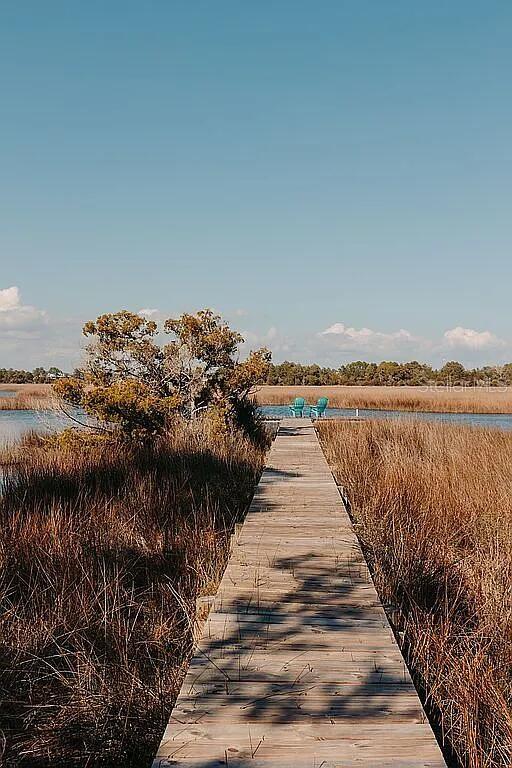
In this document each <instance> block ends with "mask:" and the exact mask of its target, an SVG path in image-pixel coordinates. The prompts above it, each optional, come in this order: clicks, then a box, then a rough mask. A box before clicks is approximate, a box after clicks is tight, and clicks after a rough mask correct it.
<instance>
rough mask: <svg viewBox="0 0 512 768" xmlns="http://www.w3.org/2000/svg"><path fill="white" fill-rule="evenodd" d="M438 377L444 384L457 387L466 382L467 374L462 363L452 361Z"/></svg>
mask: <svg viewBox="0 0 512 768" xmlns="http://www.w3.org/2000/svg"><path fill="white" fill-rule="evenodd" d="M438 376H439V379H440V380H441V381H442V382H443V383H444V384H448V385H451V386H455V385H457V384H460V383H463V382H464V381H465V380H466V376H467V372H466V369H465V368H464V366H463V365H462V363H458V362H457V361H456V360H450V361H449V362H448V363H445V364H444V365H443V367H442V368H441V369H440V370H439V373H438Z"/></svg>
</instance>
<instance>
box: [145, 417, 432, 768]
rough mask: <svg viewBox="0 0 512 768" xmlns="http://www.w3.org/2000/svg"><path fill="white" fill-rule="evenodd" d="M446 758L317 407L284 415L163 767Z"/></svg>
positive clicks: (341, 766)
mask: <svg viewBox="0 0 512 768" xmlns="http://www.w3.org/2000/svg"><path fill="white" fill-rule="evenodd" d="M290 765H293V766H294V768H320V767H321V768H334V767H336V768H356V766H358V767H359V768H363V767H365V768H367V767H369V766H373V767H374V768H377V766H378V767H379V768H391V766H393V767H394V768H420V767H423V768H445V762H444V759H443V757H442V754H441V751H440V749H439V746H438V744H437V741H436V739H435V736H434V734H433V732H432V730H431V728H430V725H429V723H428V720H427V718H426V716H425V713H424V711H423V708H422V706H421V703H420V700H419V698H418V695H417V692H416V690H415V688H414V685H413V683H412V680H411V678H410V676H409V672H408V670H407V667H406V665H405V663H404V660H403V657H402V655H401V653H400V650H399V648H398V646H397V644H396V641H395V638H394V636H393V632H392V630H391V627H390V625H389V622H388V620H387V617H386V614H385V612H384V609H383V607H382V605H381V603H380V601H379V598H378V596H377V593H376V591H375V587H374V585H373V581H372V579H371V577H370V573H369V571H368V567H367V565H366V561H365V560H364V557H363V554H362V552H361V548H360V546H359V543H358V540H357V537H356V536H355V533H354V531H353V528H352V524H351V521H350V519H349V517H348V514H347V512H346V510H345V508H344V506H343V503H342V501H341V498H340V495H339V493H338V488H337V486H336V483H335V480H334V478H333V475H332V473H331V470H330V468H329V466H328V464H327V461H326V458H325V456H324V454H323V451H322V448H321V446H320V443H319V440H318V436H317V434H316V431H315V430H314V427H313V425H312V422H311V421H310V420H309V419H302V420H294V419H284V420H282V421H281V423H280V426H279V430H278V433H277V436H276V438H275V440H274V442H273V445H272V448H271V450H270V452H269V455H268V457H267V463H266V467H265V470H264V471H263V474H262V476H261V479H260V482H259V484H258V485H257V487H256V489H255V492H254V497H253V500H252V503H251V505H250V508H249V511H248V514H247V517H246V519H245V522H244V524H243V526H242V527H241V530H240V531H239V532H238V535H237V537H236V539H235V542H234V545H233V551H232V554H231V557H230V560H229V562H228V565H227V568H226V571H225V573H224V576H223V578H222V581H221V583H220V585H219V589H218V591H217V594H216V596H215V598H214V599H213V600H212V605H211V611H210V614H209V616H208V618H207V620H206V622H205V624H204V626H203V629H202V635H201V638H200V639H199V640H198V642H197V645H196V650H195V653H194V656H193V658H192V660H191V663H190V667H189V670H188V673H187V675H186V678H185V680H184V682H183V685H182V688H181V691H180V694H179V696H178V698H177V701H176V704H175V706H174V709H173V712H172V715H171V718H170V721H169V724H168V726H167V728H166V730H165V733H164V736H163V738H162V741H161V744H160V747H159V749H158V753H157V756H156V757H155V760H154V762H153V768H168V767H169V766H175V767H176V766H181V767H182V768H185V767H192V766H195V767H196V768H197V767H198V766H202V768H215V767H219V766H228V767H229V766H231V767H232V768H235V767H236V768H249V767H250V768H264V767H265V768H269V766H273V767H276V768H277V767H278V766H279V767H280V768H285V766H290Z"/></svg>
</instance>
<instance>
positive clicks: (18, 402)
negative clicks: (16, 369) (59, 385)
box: [0, 384, 59, 411]
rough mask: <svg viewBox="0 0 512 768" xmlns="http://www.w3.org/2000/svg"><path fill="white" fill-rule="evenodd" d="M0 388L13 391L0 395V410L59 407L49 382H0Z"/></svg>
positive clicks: (30, 409)
mask: <svg viewBox="0 0 512 768" xmlns="http://www.w3.org/2000/svg"><path fill="white" fill-rule="evenodd" d="M0 390H1V391H4V392H14V395H12V396H9V397H5V396H4V397H0V411H32V410H49V409H55V408H58V407H59V403H58V401H57V398H56V397H54V395H53V391H52V388H51V386H50V384H0Z"/></svg>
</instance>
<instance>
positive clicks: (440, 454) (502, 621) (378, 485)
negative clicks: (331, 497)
mask: <svg viewBox="0 0 512 768" xmlns="http://www.w3.org/2000/svg"><path fill="white" fill-rule="evenodd" d="M318 428H319V432H320V436H321V440H322V444H323V446H324V450H325V452H326V455H327V457H328V460H329V461H330V463H331V466H332V467H333V470H334V472H335V475H336V477H337V479H338V481H339V482H340V483H341V484H342V485H344V486H345V487H346V488H347V489H348V495H349V497H350V500H351V503H352V513H353V515H354V519H355V521H356V527H357V530H358V533H359V535H360V538H361V541H362V543H363V546H364V549H365V552H366V555H367V558H368V560H369V562H370V565H371V568H372V571H373V575H374V579H375V582H376V586H377V588H378V591H379V593H380V596H381V598H382V600H383V602H384V604H385V605H386V606H387V607H388V611H389V613H390V615H391V617H392V620H393V623H394V626H395V629H396V630H397V632H398V637H399V638H402V646H403V650H404V653H405V655H406V658H407V659H408V661H409V664H410V666H411V668H412V671H413V675H414V678H415V681H416V683H417V685H418V687H419V688H420V689H421V690H423V692H424V694H425V698H426V705H427V708H428V709H429V710H430V713H431V715H432V718H433V720H434V722H435V723H437V726H438V728H439V731H440V733H441V734H442V738H443V740H444V743H445V746H446V749H447V753H450V751H451V752H452V753H453V754H454V755H455V757H456V760H457V764H458V765H460V766H465V767H466V768H498V766H499V768H505V766H510V761H511V745H512V716H511V713H512V461H511V457H512V433H506V432H500V431H497V430H496V431H491V430H486V431H484V430H480V429H477V428H468V427H457V426H447V425H439V424H425V423H420V422H414V421H412V420H411V421H406V422H400V423H397V422H389V421H374V422H372V421H370V422H366V421H365V422H355V423H343V422H337V423H335V422H327V421H326V422H324V423H321V424H319V425H318Z"/></svg>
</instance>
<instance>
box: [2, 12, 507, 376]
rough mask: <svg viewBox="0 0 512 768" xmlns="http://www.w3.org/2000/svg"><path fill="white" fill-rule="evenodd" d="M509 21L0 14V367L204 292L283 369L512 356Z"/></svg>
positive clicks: (70, 353) (64, 360)
mask: <svg viewBox="0 0 512 768" xmlns="http://www.w3.org/2000/svg"><path fill="white" fill-rule="evenodd" d="M511 29H512V6H511V5H510V3H507V2H496V0H486V1H485V2H484V1H483V0H482V2H474V1H472V0H465V1H464V2H462V1H461V2H459V0H451V2H449V3H446V2H444V1H443V2H441V0H430V2H428V3H423V2H411V0H394V1H393V2H392V3H384V2H381V0H336V1H333V2H329V1H328V0H321V1H320V2H313V0H310V2H303V1H301V0H293V1H288V0H279V1H278V0H276V1H271V0H262V2H257V3H250V2H240V0H233V1H232V2H227V1H225V0H216V2H212V1H211V0H208V2H205V1H204V2H203V1H201V0H194V2H188V1H185V0H184V1H183V2H177V1H174V0H152V1H151V0H149V1H148V2H142V1H141V0H139V1H138V2H133V0H122V1H121V0H108V2H104V0H102V1H101V2H100V1H99V0H88V2H83V1H82V0H62V1H61V2H57V1H56V0H46V1H45V2H44V3H41V2H39V0H24V2H22V3H19V2H15V0H7V1H6V2H4V3H2V4H1V5H0V94H1V98H0V169H1V172H0V265H1V269H0V289H2V290H3V291H4V292H3V293H0V367H2V366H3V365H26V366H33V365H36V364H43V365H47V364H50V363H51V362H56V363H57V364H59V365H62V366H64V367H65V366H69V365H70V364H71V363H73V362H75V361H76V358H77V349H78V344H79V339H80V334H79V328H80V325H81V323H82V322H83V321H84V320H86V319H88V318H91V317H94V316H96V315H97V314H98V313H100V312H104V311H109V310H116V309H119V308H129V309H132V310H139V309H143V308H148V309H155V310H158V312H159V313H160V314H159V315H157V316H167V315H174V314H176V313H179V312H181V311H184V310H194V309H198V308H200V307H204V306H212V307H214V308H215V309H217V310H219V311H220V312H221V313H223V314H224V315H225V316H226V317H227V318H228V319H229V320H231V321H232V322H233V324H234V325H236V326H237V327H238V328H240V329H241V330H242V331H243V332H245V334H246V336H247V338H248V343H249V344H250V345H252V346H256V345H258V344H261V343H265V344H267V345H268V346H270V347H271V348H272V349H273V351H274V355H275V358H276V359H277V360H280V359H284V358H286V357H288V358H292V359H296V360H304V361H311V360H317V361H319V362H323V363H329V364H333V365H338V364H340V363H342V362H343V361H345V360H349V359H355V358H359V357H364V358H366V359H383V358H396V359H406V358H407V359H409V358H413V357H416V358H419V359H426V360H431V361H433V362H440V361H442V360H444V359H451V358H454V357H455V358H459V359H461V360H463V361H466V362H468V363H485V362H491V361H501V360H507V359H512V317H511V314H510V312H509V311H508V307H509V304H510V299H509V295H510V290H511V288H510V286H511V284H512V280H511V278H512V260H511V259H510V254H511V245H512V231H511V221H512V215H511V213H512V211H511V201H512V194H511V192H512V155H511V151H510V149H511V136H512V98H511V96H512V94H511V80H510V72H511V65H512V49H511V47H510V33H511ZM13 288H17V291H13V290H7V292H6V289H13ZM328 329H330V332H328V333H324V331H326V330H328Z"/></svg>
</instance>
